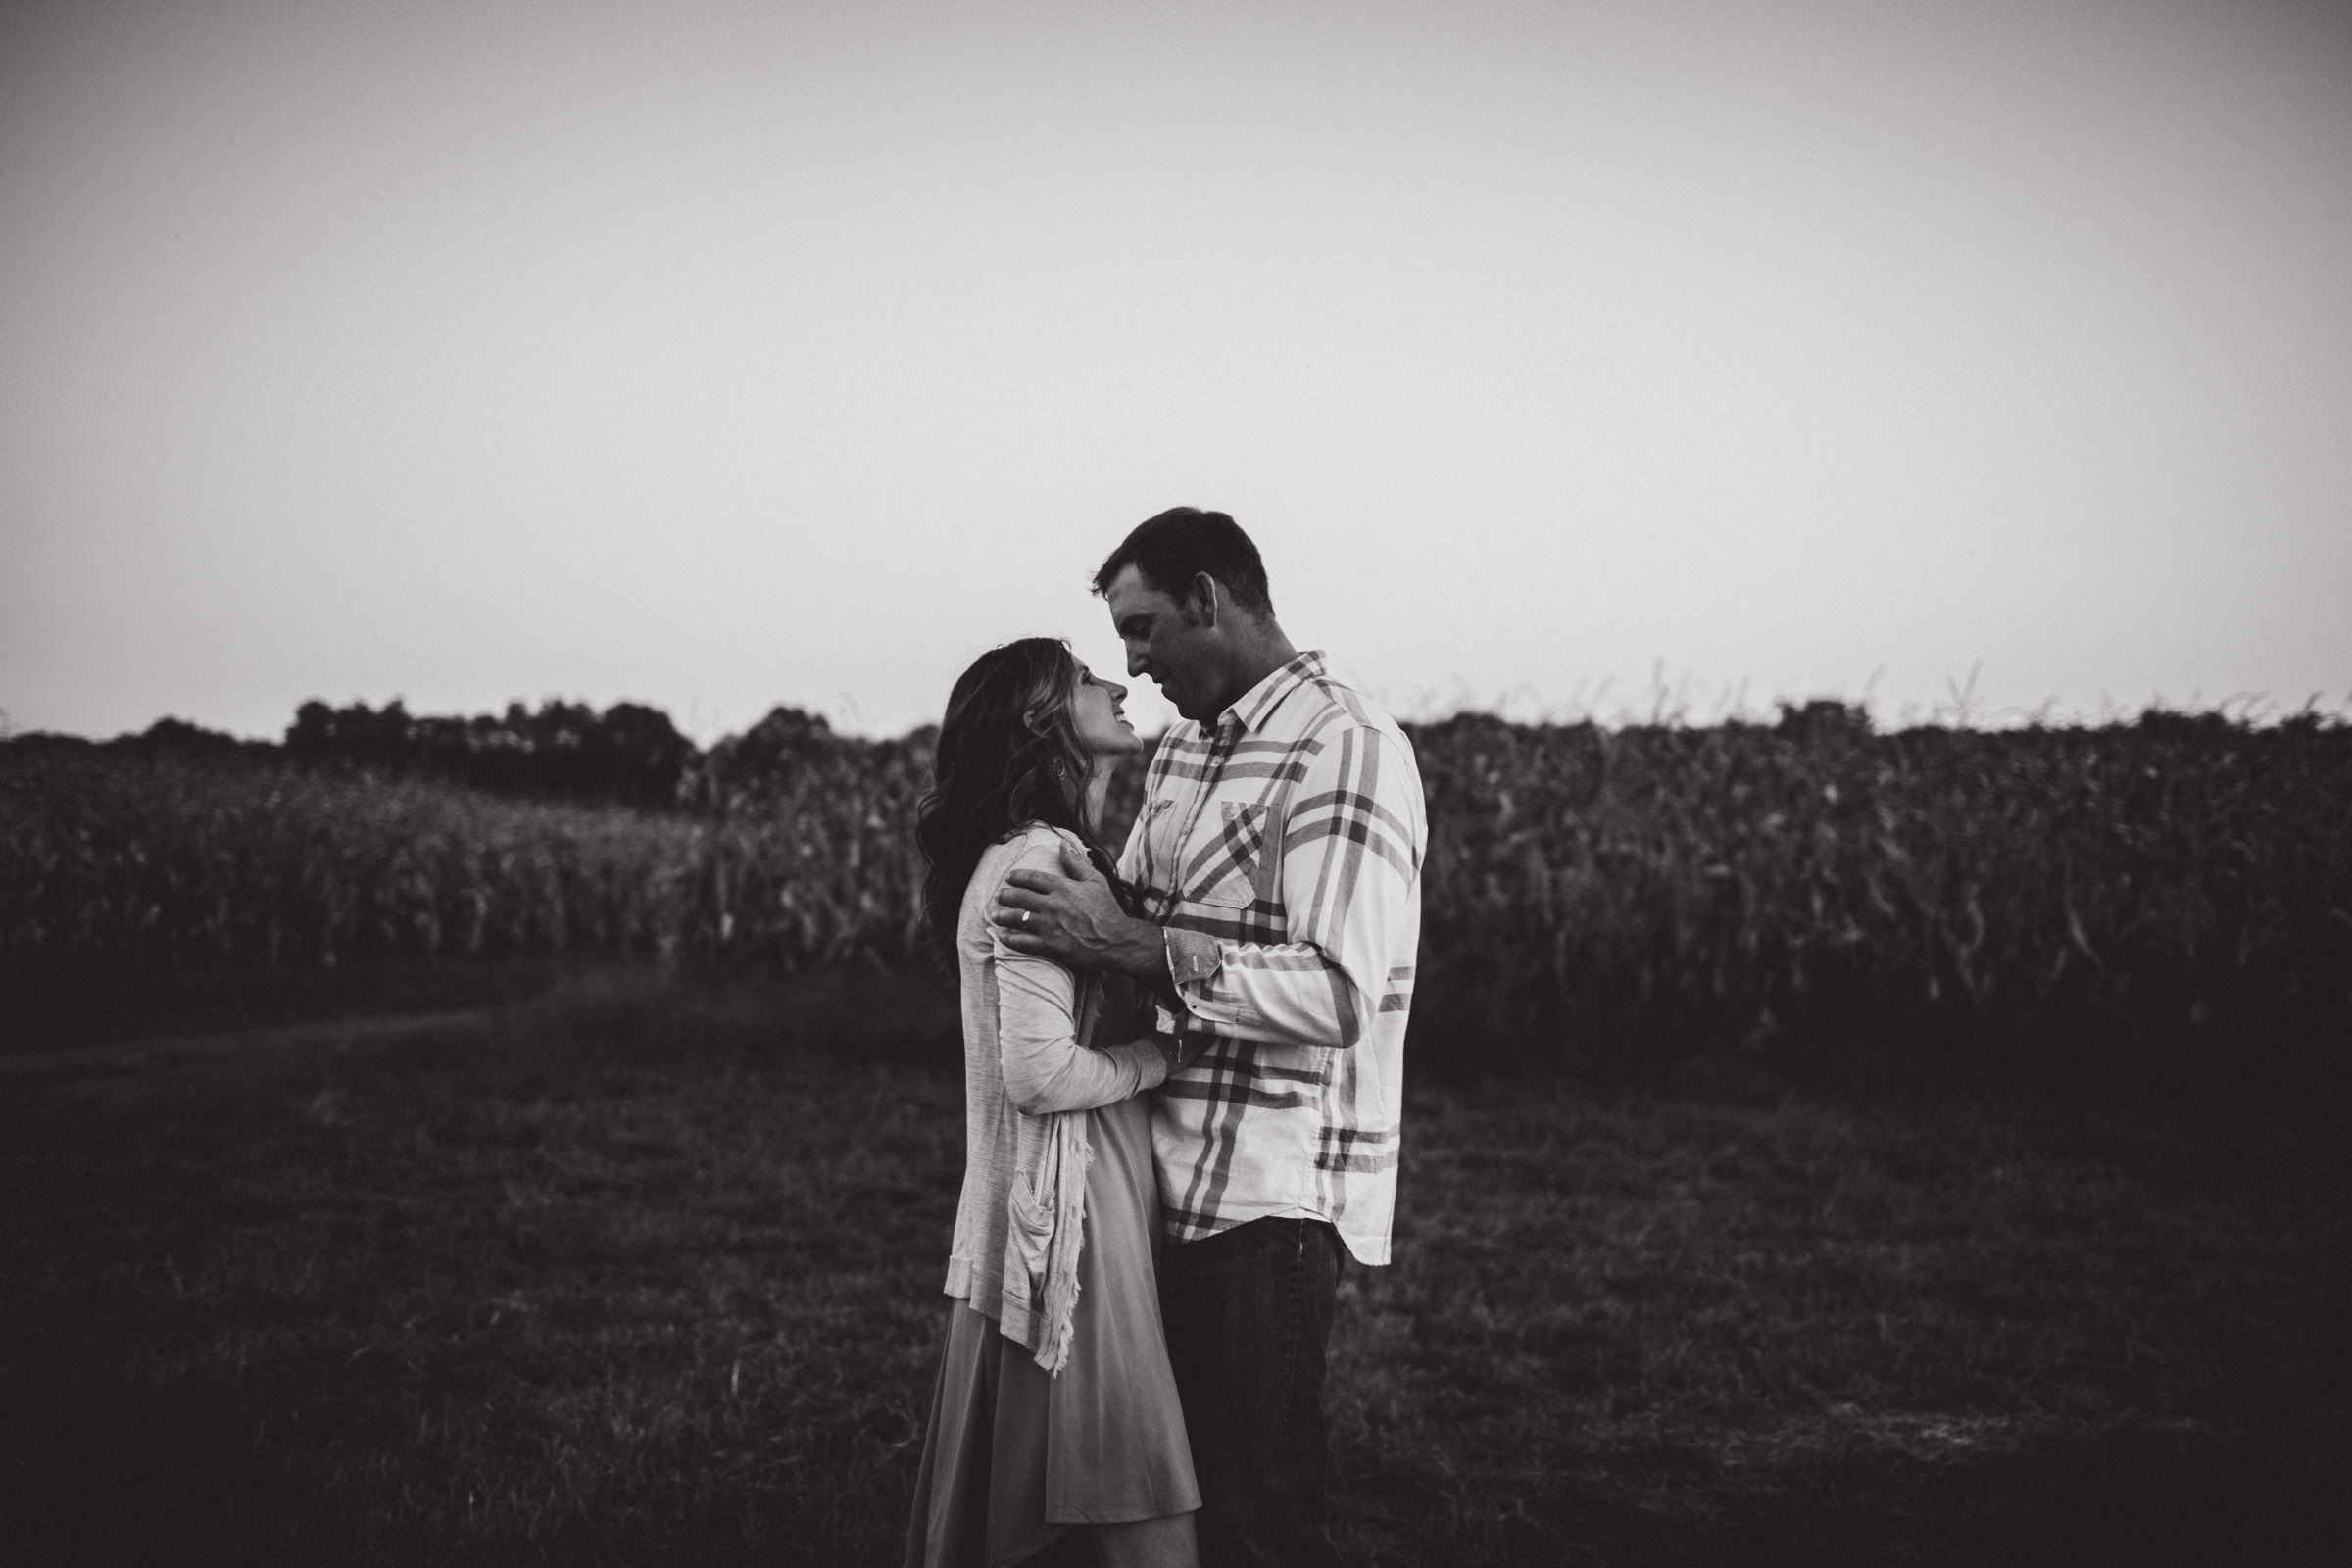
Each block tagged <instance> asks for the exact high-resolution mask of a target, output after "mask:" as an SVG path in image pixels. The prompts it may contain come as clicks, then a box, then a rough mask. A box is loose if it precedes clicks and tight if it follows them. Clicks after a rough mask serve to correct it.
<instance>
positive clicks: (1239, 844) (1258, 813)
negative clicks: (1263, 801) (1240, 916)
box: [1193, 801, 1273, 909]
mask: <svg viewBox="0 0 2352 1568" xmlns="http://www.w3.org/2000/svg"><path fill="white" fill-rule="evenodd" d="M1266 821H1267V819H1266V809H1265V807H1263V806H1262V805H1259V804H1257V803H1256V802H1252V801H1219V802H1218V803H1217V826H1216V834H1217V837H1216V840H1215V843H1214V845H1213V847H1212V848H1211V851H1210V856H1209V859H1208V861H1207V864H1206V865H1205V866H1204V867H1203V874H1202V876H1201V887H1200V888H1199V889H1198V890H1197V891H1196V892H1195V893H1194V894H1193V902H1194V903H1195V904H1206V905H1211V906H1214V907H1217V908H1221V909H1244V908H1248V907H1250V905H1252V904H1255V903H1257V902H1258V901H1259V900H1260V899H1262V898H1264V897H1265V896H1266V893H1267V886H1266V884H1267V881H1268V880H1269V878H1270V877H1271V875H1272V870H1273V856H1272V854H1271V852H1270V850H1269V848H1268V846H1267V843H1266V831H1267V827H1266Z"/></svg>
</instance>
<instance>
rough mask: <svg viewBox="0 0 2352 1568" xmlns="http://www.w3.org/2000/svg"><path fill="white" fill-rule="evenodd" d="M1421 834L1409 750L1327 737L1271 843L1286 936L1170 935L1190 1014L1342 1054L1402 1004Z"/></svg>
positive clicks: (1360, 735) (1414, 934)
mask: <svg viewBox="0 0 2352 1568" xmlns="http://www.w3.org/2000/svg"><path fill="white" fill-rule="evenodd" d="M1426 837H1427V827H1426V825H1425V822H1424V818H1423V809H1422V801H1421V781H1420V775H1419V773H1418V771H1417V770H1416V769H1415V767H1414V765H1413V759H1412V754H1411V753H1410V751H1408V750H1406V749H1405V748H1403V747H1401V746H1399V745H1398V744H1397V742H1396V741H1394V740H1392V739H1390V738H1389V737H1387V736H1385V735H1383V734H1382V733H1381V732H1380V731H1378V730H1375V729H1371V728H1369V727H1365V726H1353V725H1351V726H1349V727H1348V728H1346V729H1344V730H1342V731H1341V732H1340V733H1339V734H1337V735H1334V736H1332V737H1331V738H1330V739H1329V740H1328V741H1327V742H1326V743H1325V744H1324V746H1323V748H1322V750H1321V751H1320V752H1318V753H1317V754H1316V756H1315V757H1314V759H1313V760H1311V761H1310V762H1309V763H1308V764H1307V770H1306V776H1305V778H1304V779H1303V780H1302V781H1301V783H1300V785H1299V791H1298V793H1297V795H1296V796H1295V797H1294V798H1293V802H1292V805H1291V809H1290V820H1289V821H1288V823H1286V824H1285V830H1284V837H1283V842H1282V843H1281V844H1280V845H1279V846H1277V847H1276V849H1275V853H1278V854H1279V855H1280V856H1281V857H1282V860H1281V866H1280V871H1279V874H1280V876H1281V879H1282V897H1283V906H1284V907H1285V908H1286V909H1287V910H1288V911H1289V916H1290V933H1289V934H1290V936H1291V938H1292V940H1291V941H1289V942H1285V943H1278V944H1276V943H1247V942H1236V941H1232V940H1228V939H1223V938H1217V937H1212V936H1209V935H1207V934H1206V933H1202V932H1193V931H1170V932H1169V934H1168V938H1167V942H1168V950H1169V953H1168V956H1169V959H1170V961H1171V966H1172V968H1173V970H1174V974H1175V979H1176V982H1177V991H1178V994H1179V995H1180V997H1181V998H1182V999H1183V1002H1184V1005H1185V1011H1186V1012H1187V1013H1189V1014H1190V1016H1191V1019H1192V1021H1194V1022H1196V1023H1202V1024H1206V1025H1207V1026H1208V1027H1209V1028H1210V1029H1211V1030H1213V1032H1215V1033H1216V1034H1219V1035H1225V1036H1231V1037H1235V1038H1239V1039H1244V1040H1262V1041H1269V1042H1272V1043H1275V1044H1280V1045H1301V1046H1325V1047H1339V1048H1346V1047H1349V1046H1352V1045H1354V1044H1355V1043H1356V1041H1357V1040H1358V1039H1360V1038H1361V1037H1362V1035H1363V1032H1364V1030H1365V1029H1366V1028H1367V1027H1368V1026H1369V1025H1370V1023H1371V1022H1372V1020H1373V1018H1374V1017H1375V1016H1377V1015H1378V1014H1379V1013H1380V1012H1381V1011H1382V1010H1384V1009H1387V1008H1390V1007H1401V1006H1403V1005H1405V1003H1406V1001H1407V1000H1408V999H1409V998H1410V996H1411V994H1412V968H1411V964H1412V956H1413V950H1414V947H1415V944H1416V943H1417V942H1418V940H1419V937H1420V932H1419V930H1418V928H1417V927H1418V922H1417V921H1416V920H1415V918H1414V915H1415V907H1414V899H1413V893H1414V891H1415V889H1416V887H1417V885H1418V882H1419V878H1420V872H1421V854H1422V849H1423V845H1424V842H1425V840H1426ZM1399 954H1401V955H1402V957H1401V959H1400V958H1399V957H1398V955H1399Z"/></svg>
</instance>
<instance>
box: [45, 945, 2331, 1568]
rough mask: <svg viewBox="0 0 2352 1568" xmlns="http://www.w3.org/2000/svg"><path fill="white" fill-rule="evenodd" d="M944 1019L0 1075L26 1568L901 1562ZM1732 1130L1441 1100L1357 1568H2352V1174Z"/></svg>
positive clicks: (1734, 1106) (698, 1029)
mask: <svg viewBox="0 0 2352 1568" xmlns="http://www.w3.org/2000/svg"><path fill="white" fill-rule="evenodd" d="M951 1005H952V999H950V998H946V997H943V996H941V995H940V994H939V992H938V991H937V990H936V989H935V988H933V987H930V986H925V985H919V984H917V985H907V984H904V983H900V982H889V981H884V980H881V979H879V978H875V979H869V980H847V979H841V978H831V979H823V980H811V981H803V982H798V983H797V987H796V988H795V989H760V988H756V987H738V988H735V989H713V988H709V987H702V988H694V989H664V988H662V986H661V985H659V984H658V983H657V982H654V981H652V980H649V979H644V978H632V977H627V976H621V977H608V978H607V979H604V980H602V981H599V980H595V979H593V978H592V979H588V980H577V981H574V982H572V983H570V984H569V985H567V986H565V987H563V988H560V989H559V990H558V991H556V992H555V993H553V994H551V995H548V996H545V997H543V998H541V999H539V1000H537V1001H535V1002H531V1003H528V1004H524V1005H510V1006H507V1007H504V1008H501V1009H496V1010H488V1011H478V1012H472V1013H459V1014H449V1013H444V1014H441V1015H438V1016H436V1017H434V1018H433V1019H430V1020H427V1021H423V1022H417V1023H409V1024H402V1023H389V1024H387V1023H383V1022H380V1021H378V1022H372V1023H369V1024H366V1025H357V1024H348V1023H345V1024H335V1023H324V1024H313V1025H305V1026H300V1027H294V1028H286V1027H280V1028H276V1029H272V1030H270V1031H266V1032H257V1033H254V1034H251V1035H248V1036H245V1037H242V1038H240V1039H238V1040H235V1041H233V1042H226V1043H223V1042H219V1041H215V1042H212V1043H208V1044H203V1045H191V1044H186V1043H176V1044H166V1045H161V1046H153V1047H148V1046H134V1045H122V1044H114V1045H106V1046H100V1047H96V1048H89V1047H82V1048H77V1049H73V1050H70V1051H55V1050H52V1051H45V1052H35V1053H31V1054H18V1055H15V1056H13V1057H11V1058H10V1059H8V1060H7V1061H5V1062H0V1183H4V1184H5V1185H4V1186H0V1202H4V1206H0V1215H4V1217H5V1231H4V1232H0V1533H4V1535H5V1542H6V1547H7V1550H6V1551H5V1552H0V1555H8V1556H11V1557H12V1558H13V1559H14V1560H20V1561H25V1562H30V1563H52V1562H54V1563H71V1562H104V1563H109V1564H134V1563H140V1562H156V1563H165V1562H205V1561H227V1560H241V1561H251V1562H257V1563H284V1564H303V1565H306V1568H308V1565H316V1564H324V1563H346V1562H348V1563H374V1562H382V1563H433V1564H444V1563H446V1564H466V1563H506V1562H551V1563H563V1564H575V1563H576V1564H601V1563H613V1564H620V1563H627V1564H632V1565H647V1564H665V1563H677V1564H687V1563H692V1564H698V1565H701V1564H710V1565H726V1564H735V1563H803V1562H806V1563H829V1564H834V1563H838V1564H849V1563H881V1562H889V1561H893V1560H895V1558H896V1554H897V1552H898V1550H899V1546H900V1540H901V1531H902V1526H903V1517H904V1508H905V1500H906V1496H907V1488H908V1486H909V1483H910V1480H911V1475H912V1470H913V1465H914V1461H915V1457H916V1449H917V1447H918V1446H919V1441H920V1434H921V1422H922V1418H923V1412H924V1406H925V1400H926V1397H927V1395H928V1391H929V1381H930V1378H931V1374H932V1370H933V1366H934V1357H935V1355H936V1347H937V1343H938V1337H939V1332H940V1329H941V1324H942V1310H941V1301H940V1298H939V1297H938V1296H937V1295H936V1292H937V1287H938V1282H939V1276H940V1273H941V1270H942V1266H943V1262H944V1251H945V1247H946V1240H947V1234H948V1230H949V1227H950V1221H951V1218H952V1215H953V1211H954V1205H955V1201H956V1185H957V1180H958V1177H959V1173H960V1162H961V1148H960V1146H961V1114H960V1106H959V1103H958V1096H959V1089H958V1079H957V1076H956V1070H955V1067H954V1063H953V1060H952V1059H951V1058H950V1057H949V1056H948V1055H947V1052H948V1051H949V1050H950V1049H952V1048H951V1047H950V1045H949V1041H950V1040H952V1029H953V1022H952V1014H951V1012H950V1010H949V1009H950V1006H951ZM1718 1087H1719V1088H1720V1087H1721V1086H1720V1085H1719V1086H1718ZM1733 1087H1736V1088H1739V1089H1741V1090H1743V1091H1745V1094H1744V1101H1745V1103H1723V1101H1724V1098H1725V1097H1722V1096H1719V1097H1718V1101H1717V1103H1708V1102H1705V1101H1700V1100H1693V1099H1679V1100H1677V1099H1665V1098H1658V1097H1644V1096H1632V1095H1624V1094H1611V1095H1609V1096H1605V1097H1596V1096H1595V1095H1594V1094H1593V1093H1592V1092H1589V1091H1579V1090H1576V1089H1574V1088H1570V1087H1548V1088H1532V1089H1531V1088H1527V1087H1515V1088H1508V1089H1501V1088H1497V1089H1470V1088H1461V1089H1451V1090H1446V1091H1442V1092H1441V1091H1419V1092H1416V1094H1415V1095H1414V1097H1413V1100H1412V1103H1411V1106H1410V1121H1409V1125H1408V1136H1409V1145H1408V1153H1407V1163H1406V1168H1405V1173H1404V1180H1403V1197H1402V1205H1401V1210H1400V1214H1399V1217H1398V1245H1397V1253H1398V1260H1397V1265H1396V1266H1395V1267H1393V1268H1390V1269H1387V1270H1380V1271H1357V1272H1355V1273H1353V1274H1351V1275H1350V1277H1349V1279H1348V1283H1347V1284H1346V1285H1345V1286H1344V1287H1343V1301H1342V1316H1341V1321H1340V1328H1339V1332H1338V1341H1337V1346H1336V1360H1335V1366H1334V1396H1335V1397H1334V1406H1335V1417H1336V1426H1335V1433H1334V1448H1335V1454H1336V1458H1337V1463H1338V1469H1339V1474H1338V1490H1339V1495H1340V1512H1341V1516H1342V1518H1343V1520H1344V1521H1345V1524H1344V1544H1345V1547H1346V1555H1347V1557H1348V1560H1349V1561H1351V1562H1361V1563H1389V1564H1403V1563H1451V1562H1460V1563H1498V1562H1556V1561H1573V1562H1595V1563H1625V1564H1647V1563H1659V1564H1664V1563H1676V1564H1690V1563H1725V1564H1730V1563H1762V1562H1788V1563H1796V1562H1804V1563H1807V1564H1819V1563H1853V1564H1878V1563H1946V1562H1955V1563H1956V1562H1988V1563H1989V1562H2020V1561H2025V1562H2053V1563H2055V1562H2069V1563H2071V1562H2146V1561H2198V1562H2222V1561H2245V1562H2277V1561H2294V1560H2321V1559H2322V1558H2323V1557H2324V1556H2325V1555H2326V1553H2325V1552H2324V1551H2323V1549H2322V1542H2323V1541H2324V1540H2325V1539H2326V1538H2327V1537H2329V1536H2332V1537H2334V1538H2336V1539H2337V1540H2338V1541H2340V1540H2341V1538H2342V1532H2343V1529H2344V1526H2345V1525H2346V1523H2347V1518H2346V1511H2345V1509H2344V1506H2343V1504H2342V1502H2341V1497H2342V1495H2343V1487H2342V1483H2343V1481H2344V1479H2345V1477H2346V1475H2347V1474H2352V1467H2347V1465H2346V1459H2347V1456H2348V1454H2352V1417H2348V1414H2347V1412H2348V1408H2352V1388H2348V1387H2347V1370H2346V1369H2347V1357H2346V1330H2345V1324H2346V1312H2347V1301H2346V1294H2345V1281H2346V1276H2345V1269H2346V1259H2347V1217H2346V1215H2347V1210H2346V1206H2345V1199H2346V1196H2347V1191H2346V1183H2345V1179H2344V1178H2345V1163H2344V1158H2343V1153H2342V1149H2341V1146H2340V1144H2339V1143H2338V1142H2337V1141H2336V1140H2335V1139H2334V1137H2333V1136H2332V1135H2331V1134H2327V1133H2326V1132H2324V1131H2323V1130H2322V1129H2321V1128H2320V1127H2319V1125H2318V1124H2317V1123H2314V1124H2311V1125H2307V1126H2298V1125H2295V1124H2293V1123H2290V1122H2288V1121H2285V1120H2281V1119H2273V1120H2269V1121H2261V1122H2257V1121H2252V1120H2247V1119H2243V1118H2238V1119H2231V1120H2227V1121H2223V1120H2215V1119H2203V1120H2200V1119H2197V1118H2193V1117H2187V1116H2180V1115H2176V1116H2173V1117H2171V1118H2169V1119H2167V1118H2161V1117H2158V1116H2155V1115H2153V1114H2151V1113H2146V1112H2139V1113H2134V1114H2132V1115H2130V1116H2123V1115H2117V1114H2112V1113H2101V1112H2096V1111H2088V1110H2074V1111H2057V1110H2050V1109H2046V1108H2044V1109H2034V1108H2024V1107H2015V1106H2012V1107H2008V1108H1996V1107H1986V1106H1984V1105H1950V1104H1946V1105H1940V1106H1934V1105H1930V1106H1913V1107H1897V1106H1889V1105H1886V1104H1878V1105H1846V1106H1839V1105H1834V1104H1826V1103H1815V1102H1808V1101H1803V1100H1798V1099H1794V1098H1790V1097H1787V1096H1782V1095H1778V1094H1775V1093H1773V1092H1771V1091H1770V1089H1769V1086H1766V1085H1761V1084H1747V1085H1734V1086H1733Z"/></svg>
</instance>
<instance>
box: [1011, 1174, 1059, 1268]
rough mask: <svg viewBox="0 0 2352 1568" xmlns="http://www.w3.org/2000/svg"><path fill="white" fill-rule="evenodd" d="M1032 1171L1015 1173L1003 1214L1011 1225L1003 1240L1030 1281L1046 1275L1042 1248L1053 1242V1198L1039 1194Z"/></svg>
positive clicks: (1049, 1195) (1044, 1249)
mask: <svg viewBox="0 0 2352 1568" xmlns="http://www.w3.org/2000/svg"><path fill="white" fill-rule="evenodd" d="M1037 1177H1038V1173H1037V1172H1035V1171H1015V1172H1013V1176H1012V1190H1011V1192H1010V1193H1008V1194H1007V1195H1006V1196H1005V1210H1006V1213H1007V1215H1008V1217H1009V1218H1010V1219H1011V1221H1012V1230H1011V1234H1010V1236H1009V1237H1008V1238H1007V1240H1009V1241H1010V1243H1011V1250H1012V1258H1013V1261H1015V1262H1017V1263H1018V1264H1019V1265H1020V1268H1021V1272H1022V1273H1023V1274H1025V1275H1027V1276H1028V1277H1029V1278H1030V1279H1031V1280H1035V1279H1037V1278H1038V1276H1040V1275H1042V1274H1044V1273H1045V1271H1046V1247H1047V1244H1048V1243H1050V1242H1052V1241H1053V1240H1054V1195H1053V1194H1052V1193H1051V1192H1047V1193H1040V1192H1039V1191H1038V1182H1037Z"/></svg>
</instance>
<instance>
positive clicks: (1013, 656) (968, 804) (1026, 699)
mask: <svg viewBox="0 0 2352 1568" xmlns="http://www.w3.org/2000/svg"><path fill="white" fill-rule="evenodd" d="M1077 684H1078V661H1077V660H1076V659H1074V658H1073V657H1071V654H1070V650H1069V646H1068V645H1067V644H1066V643H1064V642H1062V641H1061V639H1059V638H1058V637H1024V638H1022V639H1021V640H1020V641H1019V642H1013V643H1006V644H1005V646H1004V647H1002V648H992V649H990V650H989V651H988V652H987V653H985V654H982V655H981V656H980V657H979V658H978V659H976V660H974V661H972V667H971V668H969V669H967V670H965V671H964V672H963V674H962V676H961V677H960V678H958V679H957V680H956V689H955V690H954V691H953V692H951V693H950V694H949V696H948V713H947V717H945V718H943V719H941V720H940V724H939V748H938V757H939V760H938V764H937V768H938V771H937V774H936V777H935V780H934V783H933V785H932V788H931V793H930V794H928V795H926V796H924V797H923V802H922V805H921V806H920V807H919V808H917V809H916V812H915V825H914V842H915V844H916V845H917V846H918V847H919V848H920V849H921V850H922V852H923V862H924V865H925V870H924V873H923V916H924V918H925V919H926V920H927V921H929V923H930V927H931V940H932V941H933V943H935V944H936V945H937V947H938V950H939V953H940V955H941V956H942V957H944V958H945V959H946V960H947V961H948V964H949V967H951V968H953V967H954V966H955V962H956V915H957V913H958V911H959V910H960V909H961V907H962V905H963V890H964V887H965V886H966V884H968V883H969V882H970V881H971V879H972V870H973V868H974V867H975V866H977V865H978V864H979V863H980V857H981V855H982V854H983V853H984V852H985V851H986V850H987V849H988V847H989V846H990V845H991V844H994V843H995V842H996V841H997V840H999V839H1001V838H1003V837H1004V836H1005V834H1007V833H1009V832H1011V831H1012V830H1013V829H1014V828H1016V827H1019V826H1020V825H1021V824H1022V823H1024V822H1046V823H1050V824H1052V825H1053V826H1054V827H1063V828H1068V829H1069V830H1070V831H1071V832H1073V833H1075V834H1077V835H1078V837H1079V838H1080V839H1081V840H1082V841H1084V843H1085V844H1086V846H1087V849H1088V852H1089V854H1090V856H1091V858H1094V859H1095V860H1096V861H1097V862H1098V864H1100V865H1102V866H1103V867H1105V868H1107V865H1108V858H1107V857H1106V856H1104V855H1103V846H1102V844H1101V843H1100V842H1099V841H1098V840H1097V839H1096V837H1095V833H1094V829H1093V828H1092V827H1091V826H1089V825H1088V823H1087V820H1086V782H1087V771H1088V768H1089V767H1090V765H1091V764H1092V762H1093V758H1091V757H1090V756H1089V755H1088V754H1087V750H1086V748H1085V747H1084V746H1083V745H1081V744H1080V743H1079V740H1078V727H1077V722H1076V719H1075V718H1074V716H1073V715H1072V714H1071V711H1070V699H1071V697H1072V696H1073V695H1074V694H1075V692H1076V690H1077ZM1113 885H1114V886H1116V883H1115V881H1114V883H1113ZM1122 893H1123V890H1122Z"/></svg>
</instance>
